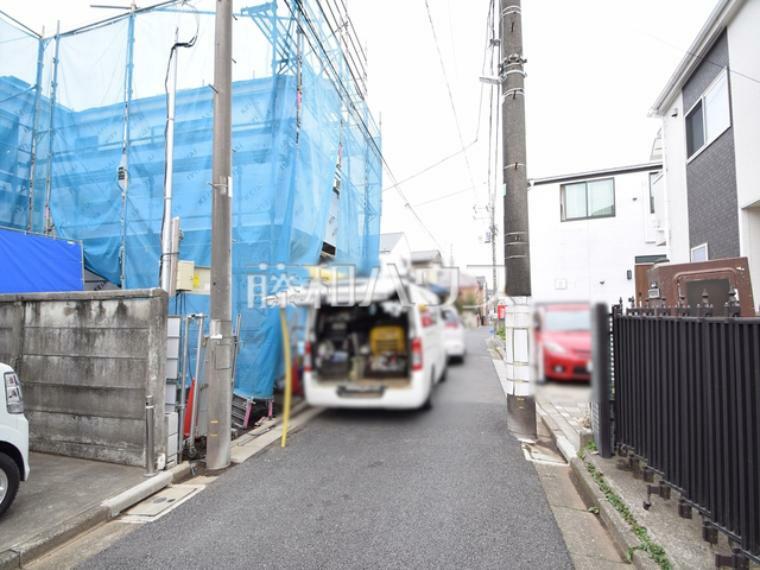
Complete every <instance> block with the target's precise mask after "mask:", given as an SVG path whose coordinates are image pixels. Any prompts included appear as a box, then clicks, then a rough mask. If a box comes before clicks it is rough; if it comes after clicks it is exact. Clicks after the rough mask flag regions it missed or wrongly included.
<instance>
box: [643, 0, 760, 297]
mask: <svg viewBox="0 0 760 570" xmlns="http://www.w3.org/2000/svg"><path fill="white" fill-rule="evenodd" d="M758 38H760V0H720V1H719V2H718V5H717V6H716V8H715V10H714V11H713V12H712V14H711V15H710V17H709V18H708V20H707V22H706V23H705V25H704V26H703V28H702V29H701V31H700V32H699V34H698V35H697V38H696V39H695V40H694V43H693V44H692V45H691V47H690V48H689V49H688V51H687V55H686V56H685V57H684V59H683V60H682V61H681V63H680V64H679V65H678V67H677V68H676V70H675V72H674V73H673V75H672V77H671V78H670V80H669V81H668V83H667V84H666V85H665V87H664V89H663V90H662V93H661V94H660V95H659V97H658V98H657V100H656V101H655V103H654V105H653V107H652V111H651V115H652V116H657V117H661V119H662V123H663V128H662V132H663V141H664V170H665V183H666V184H665V185H666V211H667V219H666V222H667V234H668V241H669V242H670V251H669V255H670V258H671V261H673V262H686V261H689V260H693V261H699V260H704V259H720V258H726V257H737V256H746V257H748V258H749V265H750V273H751V276H752V282H753V290H754V291H753V293H754V298H755V299H760V40H758Z"/></svg>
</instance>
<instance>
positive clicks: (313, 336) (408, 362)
mask: <svg viewBox="0 0 760 570" xmlns="http://www.w3.org/2000/svg"><path fill="white" fill-rule="evenodd" d="M345 289H346V291H342V290H341V289H340V287H339V288H338V289H337V291H338V292H337V294H335V296H334V298H332V299H330V298H325V297H323V298H322V299H321V301H320V304H319V306H317V307H311V308H310V310H309V317H308V321H307V326H306V338H305V342H304V382H303V384H304V393H305V395H306V400H307V402H308V403H309V404H310V405H312V406H322V407H328V408H362V409H370V408H376V409H420V408H428V407H430V399H431V394H432V391H433V388H434V386H435V385H436V384H437V383H439V382H441V381H443V380H444V379H445V377H446V365H447V358H446V349H445V346H444V338H443V328H444V323H443V318H442V315H441V307H439V306H438V298H437V297H436V296H435V295H434V294H433V293H432V292H430V291H428V290H427V289H424V288H422V287H419V286H417V285H414V284H412V283H399V282H398V281H395V282H394V281H393V280H390V279H384V278H380V279H376V280H367V281H360V282H357V283H356V284H354V286H353V290H352V291H350V292H349V291H348V289H349V288H348V287H346V288H345ZM399 290H400V292H399ZM349 295H350V296H349ZM346 299H351V300H353V302H345V301H346ZM339 301H343V302H339Z"/></svg>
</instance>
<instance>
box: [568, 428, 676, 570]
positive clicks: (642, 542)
mask: <svg viewBox="0 0 760 570" xmlns="http://www.w3.org/2000/svg"><path fill="white" fill-rule="evenodd" d="M595 451H596V443H595V442H593V441H590V442H589V443H588V444H587V445H586V446H585V447H584V448H582V449H581V450H580V451H578V458H579V459H580V460H581V461H582V462H583V465H585V467H586V470H587V471H588V472H589V475H591V478H592V479H593V480H594V481H595V482H596V484H597V486H598V487H599V490H600V491H601V492H602V494H603V495H604V497H605V498H606V499H607V502H608V503H610V504H611V505H612V507H613V508H614V509H615V510H616V511H617V512H618V513H619V514H620V516H621V517H622V518H623V520H624V521H625V522H626V523H627V524H628V526H630V527H631V530H632V531H633V533H634V534H635V535H636V538H638V539H639V545H638V546H635V547H632V548H629V549H628V552H627V553H626V558H627V559H628V562H632V561H633V554H634V551H635V550H641V551H643V552H646V553H647V554H648V555H649V557H650V558H651V559H652V560H654V561H655V563H656V564H657V565H658V566H659V567H660V568H662V569H663V570H671V569H672V568H673V565H672V564H671V562H670V560H669V559H668V556H667V554H666V553H665V549H664V548H663V547H662V546H660V545H659V544H657V543H656V542H653V541H652V539H651V538H650V536H649V533H648V532H647V529H646V527H643V526H641V525H640V524H639V522H638V521H637V520H636V517H634V516H633V513H632V512H631V510H630V509H629V508H628V505H626V504H625V502H623V499H621V498H620V496H619V495H618V494H617V493H615V491H613V490H612V488H611V487H610V486H609V485H608V484H607V481H606V480H605V478H604V473H602V472H601V471H600V470H598V469H597V468H596V466H595V465H594V464H593V463H591V462H590V461H586V453H593V452H595Z"/></svg>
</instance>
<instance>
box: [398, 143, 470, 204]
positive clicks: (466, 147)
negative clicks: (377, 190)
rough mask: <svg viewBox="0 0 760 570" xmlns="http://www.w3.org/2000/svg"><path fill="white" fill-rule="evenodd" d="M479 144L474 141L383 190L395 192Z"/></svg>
mask: <svg viewBox="0 0 760 570" xmlns="http://www.w3.org/2000/svg"><path fill="white" fill-rule="evenodd" d="M477 142H478V141H472V142H471V143H470V144H468V145H467V146H465V147H464V148H462V149H459V150H457V151H456V152H452V153H451V154H449V155H446V156H444V157H443V158H441V159H440V160H437V161H436V162H433V163H431V164H429V165H428V166H426V167H425V168H423V169H422V170H418V171H417V172H415V173H414V174H410V175H409V176H407V177H406V178H403V179H401V181H399V182H397V183H396V184H393V185H391V186H387V187H385V188H383V192H387V191H388V190H393V189H395V188H396V186H398V185H399V184H404V183H405V182H409V181H410V180H414V179H415V178H417V177H418V176H422V175H423V174H425V173H427V172H430V171H431V170H433V169H434V168H436V167H438V166H440V165H441V164H443V163H445V162H448V161H449V160H451V159H452V158H455V157H457V156H459V155H460V154H462V153H463V152H466V151H467V149H469V148H470V147H472V146H473V145H474V144H475V143H477Z"/></svg>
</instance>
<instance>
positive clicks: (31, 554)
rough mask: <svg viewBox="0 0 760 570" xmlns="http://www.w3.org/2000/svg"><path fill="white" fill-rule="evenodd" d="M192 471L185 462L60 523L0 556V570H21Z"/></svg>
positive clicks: (0, 553)
mask: <svg viewBox="0 0 760 570" xmlns="http://www.w3.org/2000/svg"><path fill="white" fill-rule="evenodd" d="M192 469H193V465H191V464H190V463H189V462H185V463H181V464H180V465H177V466H175V467H173V468H171V469H169V470H167V471H162V472H160V473H159V474H157V475H156V476H154V477H151V478H150V479H146V480H145V481H143V482H142V483H139V484H137V485H135V486H134V487H132V488H130V489H127V490H126V491H124V492H123V493H120V494H118V495H115V496H114V497H111V498H110V499H106V500H105V501H103V502H102V503H101V504H100V505H98V506H96V507H91V508H89V509H87V510H86V511H84V512H81V513H79V514H78V515H74V516H73V517H71V518H69V519H67V520H65V521H63V522H62V523H61V524H60V525H58V526H57V527H56V528H53V529H49V530H46V531H43V532H41V533H39V534H37V535H35V536H33V537H32V538H30V539H28V540H25V541H24V542H21V543H19V544H16V545H14V546H12V547H11V548H9V549H7V550H5V551H3V552H0V570H10V569H14V570H15V569H18V568H23V566H25V565H26V564H29V563H30V562H32V561H33V560H35V559H37V558H40V557H41V556H43V555H45V554H47V553H48V552H50V551H51V550H54V549H55V548H57V547H59V546H61V545H62V544H64V543H66V542H68V541H70V540H72V539H73V538H76V537H77V536H78V535H80V534H83V533H84V532H86V531H88V530H90V529H91V528H94V527H96V526H98V525H100V524H102V523H105V522H108V521H109V520H112V519H114V518H116V517H117V516H119V514H120V513H122V512H123V511H125V510H126V509H128V508H130V507H132V506H134V505H136V504H137V503H139V502H140V501H142V500H143V499H145V498H147V497H149V496H150V495H153V494H154V493H157V492H158V491H160V490H162V489H164V488H166V487H168V486H169V485H170V484H172V483H178V482H180V481H183V480H185V479H187V478H188V477H189V476H190V474H191V473H192Z"/></svg>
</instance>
